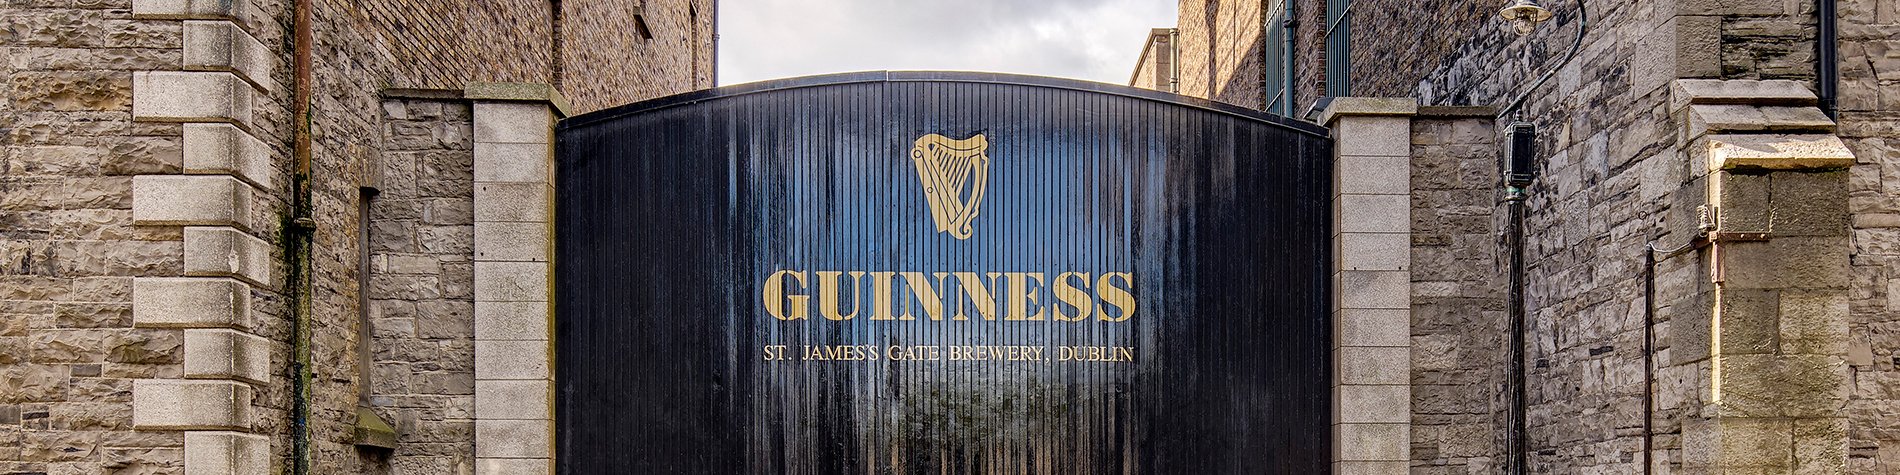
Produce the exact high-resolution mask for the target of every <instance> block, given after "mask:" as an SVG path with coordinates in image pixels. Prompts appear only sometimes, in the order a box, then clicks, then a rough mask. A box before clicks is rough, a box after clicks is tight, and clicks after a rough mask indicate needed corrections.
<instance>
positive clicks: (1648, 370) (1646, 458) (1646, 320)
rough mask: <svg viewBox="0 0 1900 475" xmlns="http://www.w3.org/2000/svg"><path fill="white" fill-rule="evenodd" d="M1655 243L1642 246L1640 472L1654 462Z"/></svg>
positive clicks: (1650, 468) (1649, 470)
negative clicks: (1641, 467)
mask: <svg viewBox="0 0 1900 475" xmlns="http://www.w3.org/2000/svg"><path fill="white" fill-rule="evenodd" d="M1655 454H1656V247H1655V244H1653V243H1652V244H1650V245H1647V246H1643V473H1644V475H1648V474H1650V473H1654V470H1655V466H1656V463H1655V461H1654V460H1651V458H1653V457H1655Z"/></svg>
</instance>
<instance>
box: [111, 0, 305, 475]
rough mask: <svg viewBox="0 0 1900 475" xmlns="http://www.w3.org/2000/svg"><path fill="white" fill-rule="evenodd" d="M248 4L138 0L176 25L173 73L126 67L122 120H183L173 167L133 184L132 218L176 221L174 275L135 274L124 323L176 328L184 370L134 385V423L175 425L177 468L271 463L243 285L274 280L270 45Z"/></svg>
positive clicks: (199, 470)
mask: <svg viewBox="0 0 1900 475" xmlns="http://www.w3.org/2000/svg"><path fill="white" fill-rule="evenodd" d="M246 5H247V4H246V3H245V2H230V1H226V2H177V1H160V0H149V1H148V0H135V1H133V2H132V13H133V16H134V17H136V18H142V19H160V20H179V22H180V23H181V25H180V26H181V27H182V31H183V34H182V35H181V36H180V40H181V43H182V44H181V45H180V49H181V50H182V54H183V62H182V66H183V69H184V70H183V71H138V72H134V73H132V118H133V120H137V121H148V122H173V123H183V125H182V126H181V127H180V128H179V130H180V133H181V134H182V137H181V139H182V143H183V167H182V172H183V173H182V174H178V175H140V176H137V177H134V178H133V182H132V222H133V224H134V225H136V226H142V227H151V228H158V229H162V228H171V229H175V230H176V231H171V232H176V233H177V234H176V236H178V238H179V239H181V240H182V241H183V244H184V246H183V249H184V270H183V275H182V276H180V275H151V276H145V277H137V278H135V279H134V280H133V283H132V320H133V325H134V326H136V327H140V328H161V329H177V331H180V332H182V333H183V336H184V338H183V340H184V354H183V359H184V362H183V363H184V364H183V371H181V372H179V373H176V374H169V375H160V376H157V377H154V378H152V379H141V380H137V381H135V382H134V383H133V386H132V426H133V428H134V429H137V430H141V431H184V434H183V437H182V439H183V441H184V468H183V470H184V472H185V473H193V474H249V473H269V472H270V471H271V466H272V464H271V457H270V453H271V450H270V445H271V443H270V439H269V438H267V437H265V436H263V435H257V434H255V433H254V428H253V423H252V398H253V394H254V392H255V391H254V388H253V387H252V385H256V384H265V383H266V382H268V381H269V379H270V375H271V372H272V366H271V361H270V359H271V358H270V353H271V348H270V342H269V341H267V340H266V339H264V338H262V337H259V336H258V335H257V334H256V331H257V329H258V328H257V327H256V326H254V325H253V322H252V318H251V295H252V291H253V290H260V291H262V290H268V289H272V288H275V286H276V280H275V279H274V276H272V275H271V274H272V267H273V264H272V260H271V255H272V249H273V248H274V246H273V245H272V244H271V243H270V242H269V241H267V240H265V238H268V237H272V231H271V230H272V229H274V223H272V222H271V218H270V217H269V216H270V213H269V212H265V211H261V210H254V209H253V208H252V203H253V201H254V200H258V201H261V199H260V198H257V197H262V196H268V195H267V194H268V193H274V192H277V191H279V190H278V184H279V183H278V180H277V179H276V175H275V173H274V170H273V167H272V151H271V148H270V147H269V146H267V145H265V143H264V142H263V141H260V140H258V138H257V137H256V136H255V135H254V134H255V129H254V127H253V125H254V121H253V116H252V111H251V109H252V104H253V103H254V102H256V101H258V99H257V98H258V97H261V96H265V95H268V94H271V93H272V92H274V90H275V87H276V85H275V84H274V83H273V82H272V81H271V80H270V75H269V71H270V69H271V62H272V61H273V57H272V55H271V53H270V50H268V49H266V48H265V47H264V45H263V44H262V43H260V42H258V40H257V39H256V38H255V37H253V36H252V34H251V32H249V31H247V30H246V28H245V27H244V25H243V24H242V23H241V22H242V17H243V16H244V15H245V14H246V10H245V8H246Z"/></svg>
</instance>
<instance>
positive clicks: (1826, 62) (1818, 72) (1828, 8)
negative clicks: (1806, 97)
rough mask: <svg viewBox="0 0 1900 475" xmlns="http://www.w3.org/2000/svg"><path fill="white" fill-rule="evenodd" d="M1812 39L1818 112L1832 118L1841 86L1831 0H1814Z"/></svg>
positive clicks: (1836, 37)
mask: <svg viewBox="0 0 1900 475" xmlns="http://www.w3.org/2000/svg"><path fill="white" fill-rule="evenodd" d="M1814 14H1815V16H1816V19H1815V39H1814V69H1815V71H1814V73H1815V74H1814V76H1815V78H1814V79H1815V83H1816V86H1817V87H1815V89H1816V90H1817V92H1818V94H1816V95H1818V96H1821V97H1820V99H1821V112H1825V113H1827V117H1828V118H1830V119H1832V118H1835V117H1836V116H1837V114H1838V111H1837V109H1836V108H1837V106H1836V104H1835V101H1836V100H1837V95H1838V94H1839V91H1838V90H1837V88H1839V87H1840V76H1841V70H1840V61H1839V60H1838V59H1836V56H1835V55H1836V54H1838V53H1839V52H1840V45H1838V44H1836V43H1837V41H1838V33H1837V31H1836V28H1837V25H1835V23H1836V21H1837V17H1836V16H1835V15H1836V13H1835V4H1834V0H1814Z"/></svg>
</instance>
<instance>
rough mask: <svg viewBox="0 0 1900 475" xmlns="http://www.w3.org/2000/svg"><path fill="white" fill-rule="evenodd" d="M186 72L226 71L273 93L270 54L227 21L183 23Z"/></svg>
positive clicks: (274, 88)
mask: <svg viewBox="0 0 1900 475" xmlns="http://www.w3.org/2000/svg"><path fill="white" fill-rule="evenodd" d="M184 40H185V48H184V50H185V56H184V68H185V70H186V71H226V72H231V73H234V74H237V76H238V78H239V79H243V80H244V81H245V82H246V83H249V84H251V86H253V87H256V88H257V90H258V91H262V92H264V93H266V94H268V93H270V92H272V91H274V90H276V83H275V82H272V81H271V77H270V71H271V62H272V57H271V51H270V49H268V48H265V47H264V44H263V43H259V42H258V41H257V38H253V37H251V34H250V33H246V32H244V29H242V28H238V27H237V25H235V24H233V23H231V22H228V21H186V22H185V30H184Z"/></svg>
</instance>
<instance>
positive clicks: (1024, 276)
mask: <svg viewBox="0 0 1900 475" xmlns="http://www.w3.org/2000/svg"><path fill="white" fill-rule="evenodd" d="M1004 275H1006V276H1008V277H1009V288H1010V289H1012V290H1010V292H1009V313H1008V314H1007V315H1004V316H1003V319H1004V320H1032V321H1034V320H1042V314H1043V310H1042V302H1041V300H1042V297H1041V295H1042V273H1041V272H1010V273H1007V274H1004ZM1031 280H1034V281H1036V286H1035V287H1030V286H1029V281H1031ZM1032 305H1033V306H1035V307H1036V313H1035V314H1030V313H1029V307H1030V306H1032Z"/></svg>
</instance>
